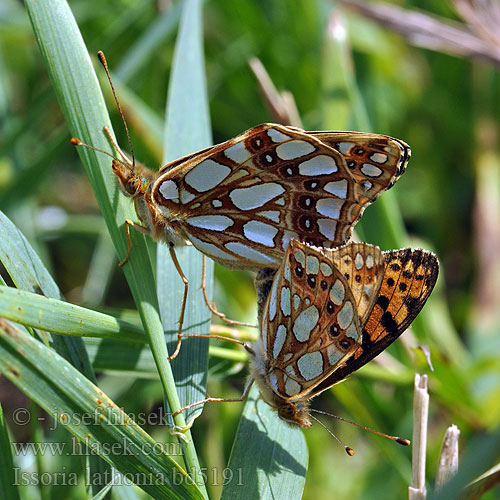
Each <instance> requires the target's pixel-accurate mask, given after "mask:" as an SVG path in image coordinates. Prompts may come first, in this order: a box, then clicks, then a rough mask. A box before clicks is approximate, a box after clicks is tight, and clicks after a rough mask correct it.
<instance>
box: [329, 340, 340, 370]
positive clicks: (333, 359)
mask: <svg viewBox="0 0 500 500" xmlns="http://www.w3.org/2000/svg"><path fill="white" fill-rule="evenodd" d="M326 352H327V353H328V362H329V363H330V365H331V366H334V365H336V364H337V363H338V362H339V361H340V359H341V358H342V357H343V356H344V353H343V352H341V351H339V350H338V349H337V347H336V346H335V344H331V345H329V346H328V347H327V350H326Z"/></svg>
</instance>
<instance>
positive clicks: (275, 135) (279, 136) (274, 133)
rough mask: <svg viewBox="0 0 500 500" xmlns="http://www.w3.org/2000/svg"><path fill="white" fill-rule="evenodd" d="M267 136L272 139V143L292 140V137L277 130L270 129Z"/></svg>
mask: <svg viewBox="0 0 500 500" xmlns="http://www.w3.org/2000/svg"><path fill="white" fill-rule="evenodd" d="M267 135H268V136H269V137H270V138H271V141H273V142H283V141H287V140H288V139H290V138H291V137H290V136H288V135H285V134H283V133H282V132H280V131H279V130H276V129H275V128H270V129H269V130H268V131H267Z"/></svg>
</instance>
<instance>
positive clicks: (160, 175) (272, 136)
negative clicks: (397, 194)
mask: <svg viewBox="0 0 500 500" xmlns="http://www.w3.org/2000/svg"><path fill="white" fill-rule="evenodd" d="M409 157H410V148H409V147H408V145H407V144H405V143H404V142H402V141H400V140H397V139H392V138H390V137H387V136H384V135H377V134H364V133H357V132H305V131H303V130H300V129H298V128H295V127H285V126H282V125H276V124H269V123H267V124H263V125H258V126H256V127H254V128H252V129H250V130H247V131H246V132H244V133H243V134H241V135H239V136H237V137H235V138H234V139H231V140H229V141H226V142H224V143H222V144H219V145H217V146H212V147H209V148H206V149H204V150H202V151H199V152H197V153H194V154H191V155H189V156H185V157H183V158H180V159H178V160H175V161H173V162H172V163H169V164H167V165H165V166H163V167H162V168H161V169H160V170H159V171H158V172H153V171H151V170H149V169H147V168H145V167H144V166H142V165H132V163H131V162H130V161H129V160H127V158H126V156H125V155H123V156H122V158H123V161H122V160H120V161H119V160H118V159H115V160H114V161H113V165H112V168H113V172H114V173H115V174H116V176H117V177H118V179H119V180H120V186H121V188H122V191H123V192H124V193H125V194H126V195H128V196H130V197H131V198H132V200H133V202H134V205H135V209H136V212H137V216H138V218H139V220H140V223H141V226H142V227H143V228H144V230H145V231H146V232H148V233H149V234H150V235H151V236H152V237H153V238H154V239H156V240H158V241H163V242H165V243H167V244H169V245H170V246H179V245H185V244H186V243H191V244H192V245H194V246H195V247H196V248H197V249H198V250H200V251H201V252H202V253H204V254H205V255H207V256H209V257H211V258H212V259H214V260H215V261H217V262H219V263H221V264H224V265H226V266H229V267H232V268H243V269H244V268H248V269H253V270H257V269H259V268H277V267H278V266H279V264H280V262H281V260H282V259H283V256H284V253H285V251H286V248H287V246H288V243H289V242H290V240H291V239H292V238H295V239H299V240H301V241H306V242H308V243H310V244H312V245H316V246H322V247H326V248H330V247H332V248H334V247H337V246H339V245H341V244H343V243H344V242H346V241H347V240H349V238H350V236H351V231H352V227H353V225H354V224H355V223H356V222H357V221H358V220H359V218H360V217H361V215H362V213H363V210H364V209H365V207H366V206H367V205H368V204H370V203H371V202H373V201H374V200H375V199H376V198H377V197H378V196H379V195H380V193H382V192H383V191H385V190H386V189H389V188H390V187H391V186H392V185H393V184H394V183H395V182H396V180H397V179H398V178H399V177H400V176H401V174H402V173H403V172H404V170H405V168H406V165H407V162H408V159H409Z"/></svg>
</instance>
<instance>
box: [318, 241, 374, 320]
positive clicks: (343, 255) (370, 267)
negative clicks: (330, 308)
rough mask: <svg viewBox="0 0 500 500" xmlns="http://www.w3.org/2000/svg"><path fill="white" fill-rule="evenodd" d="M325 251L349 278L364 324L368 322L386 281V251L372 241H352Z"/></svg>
mask: <svg viewBox="0 0 500 500" xmlns="http://www.w3.org/2000/svg"><path fill="white" fill-rule="evenodd" d="M325 252H327V253H328V255H329V257H330V258H331V260H332V262H333V263H334V265H335V266H336V267H337V269H338V270H339V271H340V272H341V274H342V275H343V276H344V278H345V279H346V280H347V283H348V285H349V288H350V290H351V292H352V294H353V296H354V300H355V303H356V310H357V312H358V316H359V319H360V322H361V325H364V324H365V323H366V320H367V318H368V315H369V314H370V312H371V310H372V308H373V304H374V302H375V299H376V298H377V295H378V291H379V289H380V285H381V284H382V279H383V276H384V254H383V253H382V251H381V250H380V248H378V247H376V246H374V245H369V244H368V243H348V244H347V245H345V246H343V247H340V248H337V249H335V250H325Z"/></svg>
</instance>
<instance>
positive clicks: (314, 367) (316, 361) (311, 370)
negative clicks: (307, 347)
mask: <svg viewBox="0 0 500 500" xmlns="http://www.w3.org/2000/svg"><path fill="white" fill-rule="evenodd" d="M297 368H298V369H299V372H300V374H301V375H302V377H303V378H304V379H305V380H312V379H313V378H316V377H319V376H320V375H321V374H322V373H323V356H322V354H321V352H319V351H314V352H307V353H305V354H304V355H303V356H301V357H300V358H299V359H298V361H297Z"/></svg>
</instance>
